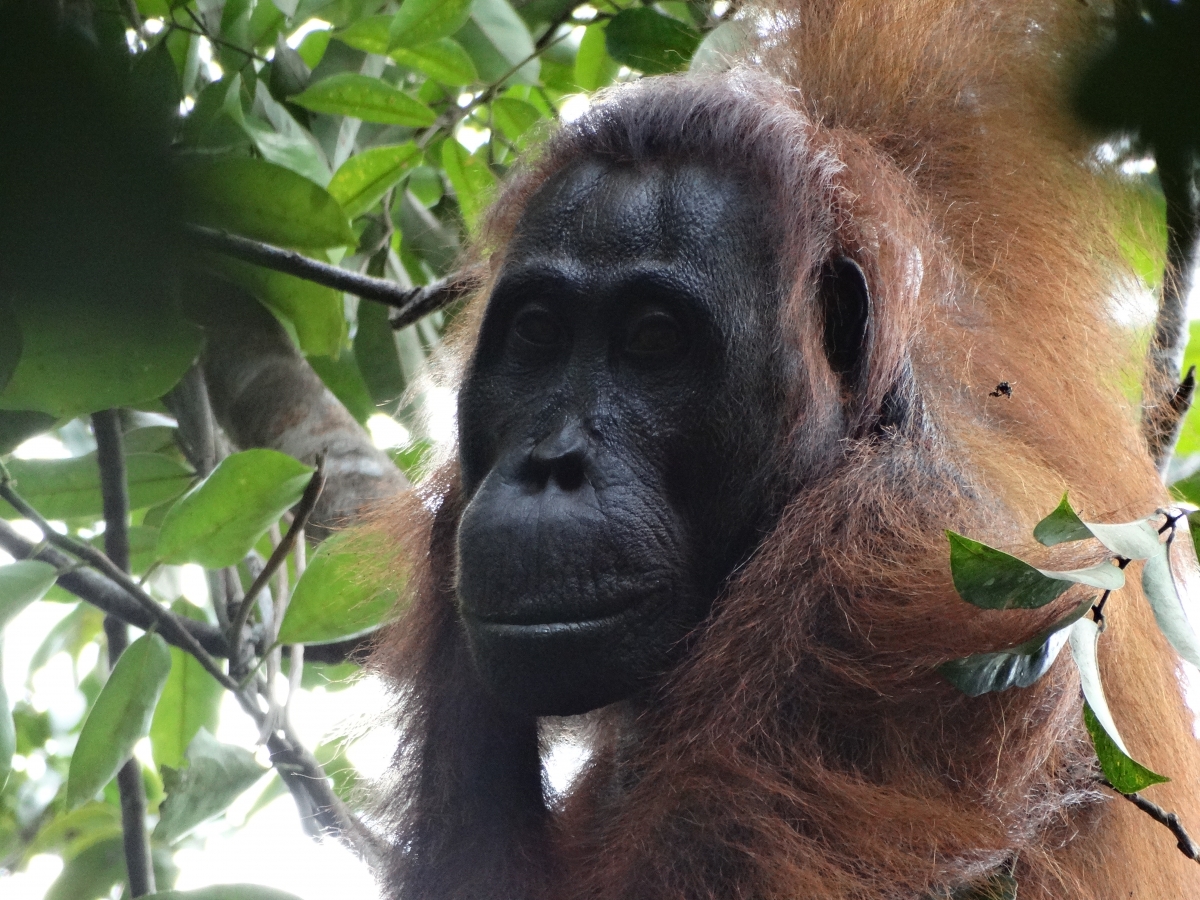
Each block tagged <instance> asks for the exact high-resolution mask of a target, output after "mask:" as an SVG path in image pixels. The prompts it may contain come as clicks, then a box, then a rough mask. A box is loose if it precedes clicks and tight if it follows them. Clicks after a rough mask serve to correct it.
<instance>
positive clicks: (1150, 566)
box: [1142, 518, 1200, 666]
mask: <svg viewBox="0 0 1200 900" xmlns="http://www.w3.org/2000/svg"><path fill="white" fill-rule="evenodd" d="M1176 527H1177V528H1178V529H1179V532H1177V533H1176V535H1175V536H1174V537H1173V538H1172V539H1171V542H1170V544H1160V545H1159V547H1160V550H1161V552H1159V553H1156V554H1155V555H1154V556H1151V557H1150V558H1149V559H1147V560H1146V565H1145V567H1144V568H1143V569H1142V592H1143V593H1144V594H1145V595H1146V599H1147V600H1149V601H1150V607H1151V609H1153V610H1154V619H1155V621H1156V622H1158V627H1159V629H1161V631H1162V633H1163V635H1164V636H1166V638H1167V640H1168V641H1170V642H1171V646H1172V647H1174V648H1175V652H1177V653H1178V654H1179V655H1180V656H1182V657H1183V658H1184V659H1186V660H1187V661H1188V662H1190V663H1191V664H1192V665H1193V666H1200V638H1198V637H1197V636H1196V632H1195V631H1194V630H1193V629H1192V625H1191V622H1190V621H1189V620H1188V616H1187V612H1186V611H1185V609H1184V596H1185V595H1184V592H1183V591H1181V590H1180V586H1179V584H1178V583H1177V582H1176V580H1175V573H1174V571H1173V570H1172V566H1171V556H1172V555H1174V554H1177V553H1191V552H1193V551H1192V547H1191V544H1192V542H1191V536H1190V534H1189V533H1188V522H1187V519H1186V518H1180V519H1179V520H1178V522H1177V524H1176Z"/></svg>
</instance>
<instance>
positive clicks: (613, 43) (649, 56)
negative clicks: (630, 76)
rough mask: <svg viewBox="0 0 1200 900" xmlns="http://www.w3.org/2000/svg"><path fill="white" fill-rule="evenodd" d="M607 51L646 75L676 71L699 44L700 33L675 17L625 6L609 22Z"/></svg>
mask: <svg viewBox="0 0 1200 900" xmlns="http://www.w3.org/2000/svg"><path fill="white" fill-rule="evenodd" d="M605 39H606V40H605V44H606V46H607V48H608V55H609V56H611V57H612V58H613V59H615V60H616V61H617V62H619V63H624V64H625V65H627V66H629V67H630V68H631V69H640V70H641V71H643V72H645V73H646V74H647V75H662V74H665V73H667V72H677V71H679V70H681V69H683V68H686V67H687V64H688V60H690V59H691V58H692V54H693V53H694V52H695V51H696V48H697V47H698V46H700V34H699V32H697V31H696V30H695V29H693V28H690V27H688V26H687V25H685V24H684V23H683V22H680V21H679V20H678V19H672V18H671V17H670V16H664V15H662V14H661V13H658V12H655V11H654V10H653V9H649V8H646V7H641V8H637V9H625V10H622V11H621V12H619V13H617V15H616V16H614V17H613V19H612V20H611V21H610V22H609V23H608V28H607V30H606V32H605Z"/></svg>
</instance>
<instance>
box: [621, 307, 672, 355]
mask: <svg viewBox="0 0 1200 900" xmlns="http://www.w3.org/2000/svg"><path fill="white" fill-rule="evenodd" d="M683 348H684V334H683V328H682V326H681V325H680V324H679V321H678V320H677V319H676V318H675V317H674V316H672V315H671V314H670V313H667V312H664V311H663V310H661V309H652V310H649V311H647V312H645V313H642V314H641V315H640V316H638V317H637V318H636V319H635V320H634V321H633V324H632V325H631V326H630V328H629V331H628V332H627V333H626V336H625V345H624V350H625V352H626V353H627V354H629V355H630V356H633V357H637V358H641V359H645V360H665V359H668V358H670V357H673V356H676V355H678V354H679V353H680V352H681V351H682V350H683Z"/></svg>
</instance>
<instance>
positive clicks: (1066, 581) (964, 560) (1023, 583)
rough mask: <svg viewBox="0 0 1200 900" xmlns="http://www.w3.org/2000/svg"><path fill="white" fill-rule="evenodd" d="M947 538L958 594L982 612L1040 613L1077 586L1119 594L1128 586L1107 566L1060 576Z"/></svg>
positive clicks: (971, 543)
mask: <svg viewBox="0 0 1200 900" xmlns="http://www.w3.org/2000/svg"><path fill="white" fill-rule="evenodd" d="M946 536H947V537H948V538H949V539H950V573H951V576H952V577H953V579H954V587H955V590H957V591H958V593H959V596H961V597H962V598H963V599H964V600H966V601H967V602H968V603H970V604H972V605H974V606H978V607H980V608H982V609H1037V608H1039V607H1041V606H1045V605H1046V604H1047V603H1049V602H1051V601H1052V600H1055V599H1057V598H1058V597H1060V596H1062V594H1063V593H1065V592H1066V591H1067V590H1069V589H1070V588H1071V587H1072V586H1073V585H1075V584H1086V585H1089V586H1091V587H1097V588H1100V589H1102V590H1116V589H1117V588H1120V587H1121V586H1123V585H1124V584H1125V575H1124V573H1123V572H1122V571H1121V570H1120V569H1118V568H1117V567H1116V566H1114V565H1111V564H1109V563H1107V562H1105V563H1101V564H1100V565H1097V566H1091V567H1089V568H1086V569H1075V570H1070V571H1062V572H1059V571H1054V570H1051V569H1036V568H1034V567H1033V566H1031V565H1029V564H1028V563H1026V562H1024V561H1023V560H1020V559H1017V557H1015V556H1012V555H1011V554H1008V553H1005V552H1004V551H1002V550H997V549H995V548H994V547H989V546H987V545H986V544H982V543H980V542H979V541H974V540H971V539H970V538H967V537H963V536H962V535H960V534H955V533H954V532H953V531H948V532H946Z"/></svg>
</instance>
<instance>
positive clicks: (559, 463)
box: [529, 425, 588, 491]
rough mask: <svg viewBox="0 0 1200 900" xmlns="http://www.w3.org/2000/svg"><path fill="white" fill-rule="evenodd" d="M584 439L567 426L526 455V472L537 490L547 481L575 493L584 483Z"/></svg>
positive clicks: (577, 431)
mask: <svg viewBox="0 0 1200 900" xmlns="http://www.w3.org/2000/svg"><path fill="white" fill-rule="evenodd" d="M587 447H588V445H587V436H586V435H585V434H584V433H583V430H582V429H580V428H579V427H577V426H574V425H568V426H567V427H565V428H563V429H561V430H560V431H558V432H555V433H554V434H551V435H549V436H547V437H546V438H544V439H543V440H541V441H539V442H538V444H537V446H535V447H534V448H533V451H532V452H531V453H530V454H529V473H530V475H531V476H532V478H531V480H532V481H533V482H534V484H535V485H536V486H537V488H538V489H539V490H541V489H544V488H545V487H546V486H547V485H548V484H549V482H550V481H551V480H553V482H554V483H555V484H556V485H557V486H558V487H559V488H560V489H562V490H564V491H574V490H578V489H579V488H580V487H582V486H583V482H584V480H585V477H584V475H585V468H584V463H585V460H586V458H587Z"/></svg>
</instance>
